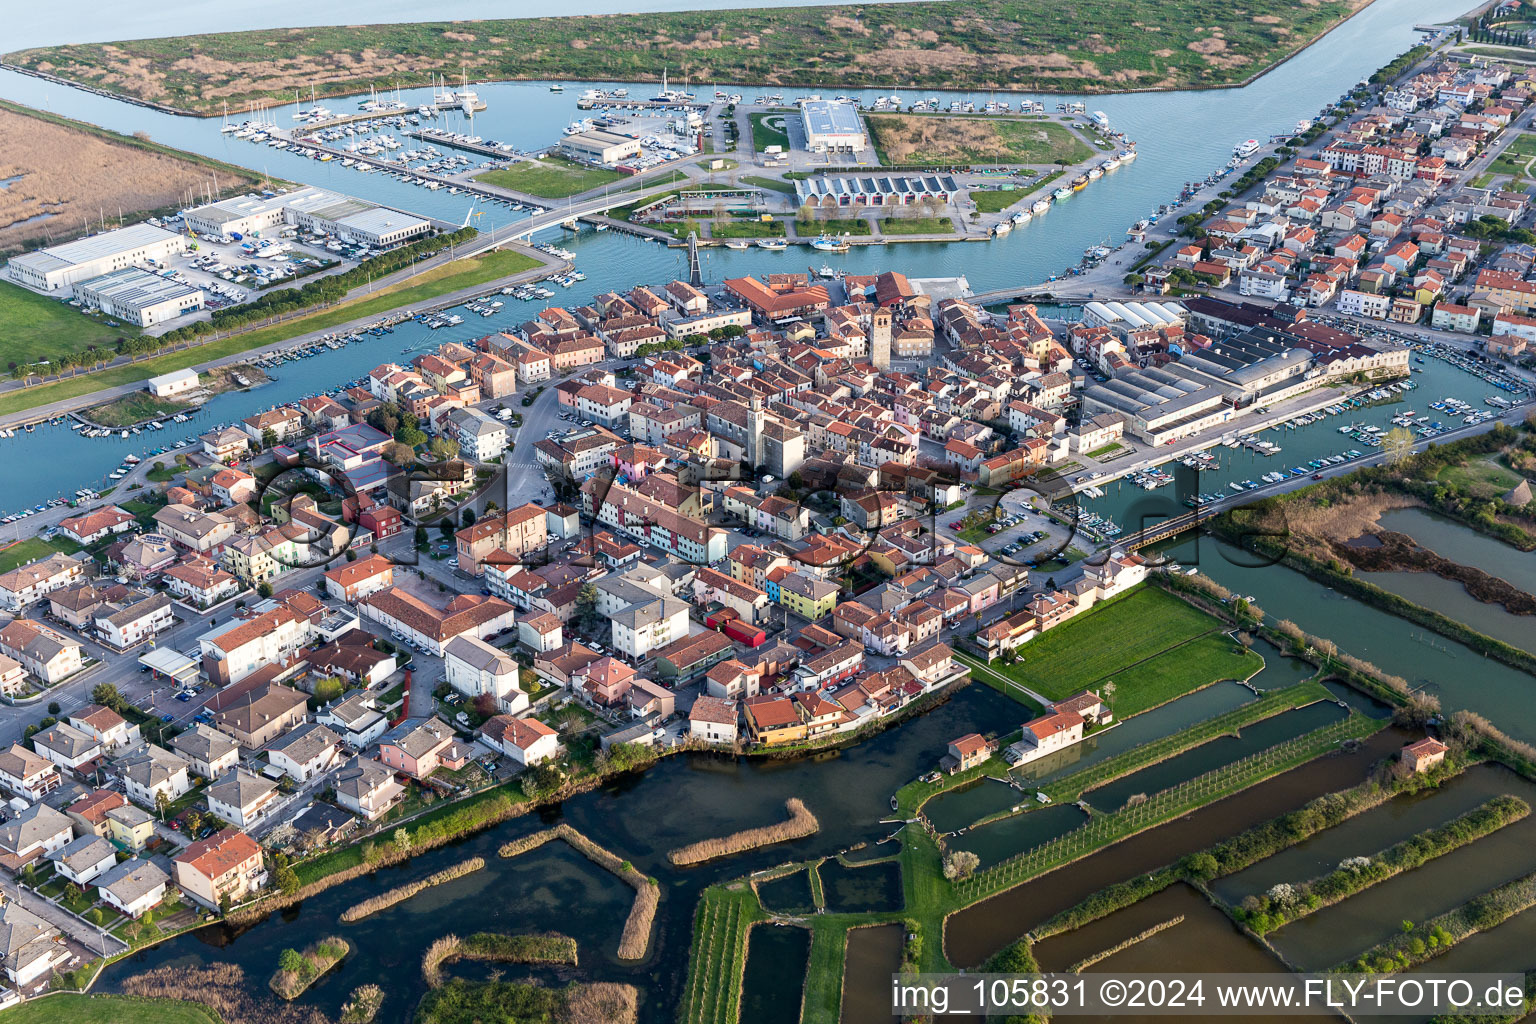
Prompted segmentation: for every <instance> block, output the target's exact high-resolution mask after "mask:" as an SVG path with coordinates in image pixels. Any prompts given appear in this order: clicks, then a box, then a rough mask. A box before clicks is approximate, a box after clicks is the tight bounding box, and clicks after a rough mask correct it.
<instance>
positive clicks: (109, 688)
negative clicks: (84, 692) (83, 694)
mask: <svg viewBox="0 0 1536 1024" xmlns="http://www.w3.org/2000/svg"><path fill="white" fill-rule="evenodd" d="M91 700H92V701H93V702H95V703H97V704H100V705H101V706H102V707H104V708H111V709H112V710H113V711H116V712H117V713H118V714H122V713H123V708H125V707H127V706H128V702H127V701H125V700H123V695H122V694H121V693H119V692H118V689H117V687H116V686H113V685H112V684H111V683H97V684H96V685H95V686H94V687H92V688H91Z"/></svg>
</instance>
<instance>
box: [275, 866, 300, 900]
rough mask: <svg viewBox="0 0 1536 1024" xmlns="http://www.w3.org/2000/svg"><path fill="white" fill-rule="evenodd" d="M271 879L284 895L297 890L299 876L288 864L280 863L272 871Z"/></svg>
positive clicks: (291, 893)
mask: <svg viewBox="0 0 1536 1024" xmlns="http://www.w3.org/2000/svg"><path fill="white" fill-rule="evenodd" d="M272 880H273V881H274V882H276V883H277V887H278V888H279V889H281V890H282V891H283V893H284V894H285V895H289V896H291V895H293V894H294V893H296V892H298V891H299V876H298V874H297V873H296V872H295V871H294V870H293V867H292V866H291V865H289V864H281V865H279V866H278V868H277V870H276V871H274V872H273V873H272Z"/></svg>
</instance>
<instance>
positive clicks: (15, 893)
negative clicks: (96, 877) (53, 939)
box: [0, 882, 128, 956]
mask: <svg viewBox="0 0 1536 1024" xmlns="http://www.w3.org/2000/svg"><path fill="white" fill-rule="evenodd" d="M0 895H3V896H4V897H5V899H6V900H7V901H10V900H15V901H16V902H18V903H20V904H21V905H22V906H23V907H26V908H27V909H28V910H30V911H31V912H32V913H34V914H36V915H37V916H38V917H40V918H42V919H43V920H44V921H47V922H48V923H49V924H51V925H53V926H54V927H55V928H57V929H58V930H59V931H61V932H63V933H64V934H66V935H68V936H69V937H70V938H72V939H74V940H75V941H76V942H78V943H80V944H81V945H82V946H84V947H85V948H86V949H89V950H91V951H92V952H93V953H96V954H98V955H101V954H102V953H103V952H105V955H107V956H111V955H113V954H116V953H121V952H122V951H123V950H125V949H127V948H128V944H127V943H126V942H124V941H123V940H122V939H119V938H118V937H117V936H115V935H111V934H108V933H106V932H103V931H101V930H100V929H99V928H96V927H95V926H94V925H89V924H86V923H85V922H84V921H82V920H80V919H79V918H78V917H76V916H75V915H73V914H71V913H70V912H69V911H67V910H65V909H64V908H63V907H60V906H59V905H58V904H56V903H53V902H51V901H50V900H46V899H44V898H43V897H41V896H39V895H38V894H37V893H35V892H32V891H31V890H30V889H24V888H22V887H21V886H18V885H16V884H14V883H12V882H0Z"/></svg>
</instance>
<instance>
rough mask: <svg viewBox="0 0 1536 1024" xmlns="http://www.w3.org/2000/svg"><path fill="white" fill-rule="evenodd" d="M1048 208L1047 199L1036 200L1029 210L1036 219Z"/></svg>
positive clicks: (1049, 204) (1048, 201) (1048, 202)
mask: <svg viewBox="0 0 1536 1024" xmlns="http://www.w3.org/2000/svg"><path fill="white" fill-rule="evenodd" d="M1050 208H1051V201H1050V200H1049V199H1036V200H1035V204H1034V205H1033V206H1031V207H1030V210H1031V211H1032V212H1033V213H1034V214H1035V216H1037V217H1038V216H1039V215H1040V214H1042V213H1044V212H1045V211H1046V210H1049V209H1050Z"/></svg>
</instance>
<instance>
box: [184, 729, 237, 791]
mask: <svg viewBox="0 0 1536 1024" xmlns="http://www.w3.org/2000/svg"><path fill="white" fill-rule="evenodd" d="M171 749H172V750H173V751H175V752H176V753H177V754H179V755H181V756H182V757H184V758H186V761H187V764H188V765H190V766H191V768H192V770H193V771H194V772H196V773H197V774H198V775H199V776H201V777H202V778H204V779H216V778H218V777H219V776H220V775H223V774H224V773H225V772H226V771H228V770H229V769H230V768H233V767H234V766H235V765H237V764H239V763H240V744H238V743H236V742H235V741H234V740H233V739H231V738H230V737H229V736H228V735H226V734H225V733H222V732H220V731H219V730H217V729H215V728H213V727H212V726H210V725H204V724H203V723H202V722H198V723H196V724H194V725H193V726H192V728H190V729H188V730H187V731H186V732H182V733H177V734H176V735H175V736H172V737H171Z"/></svg>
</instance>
